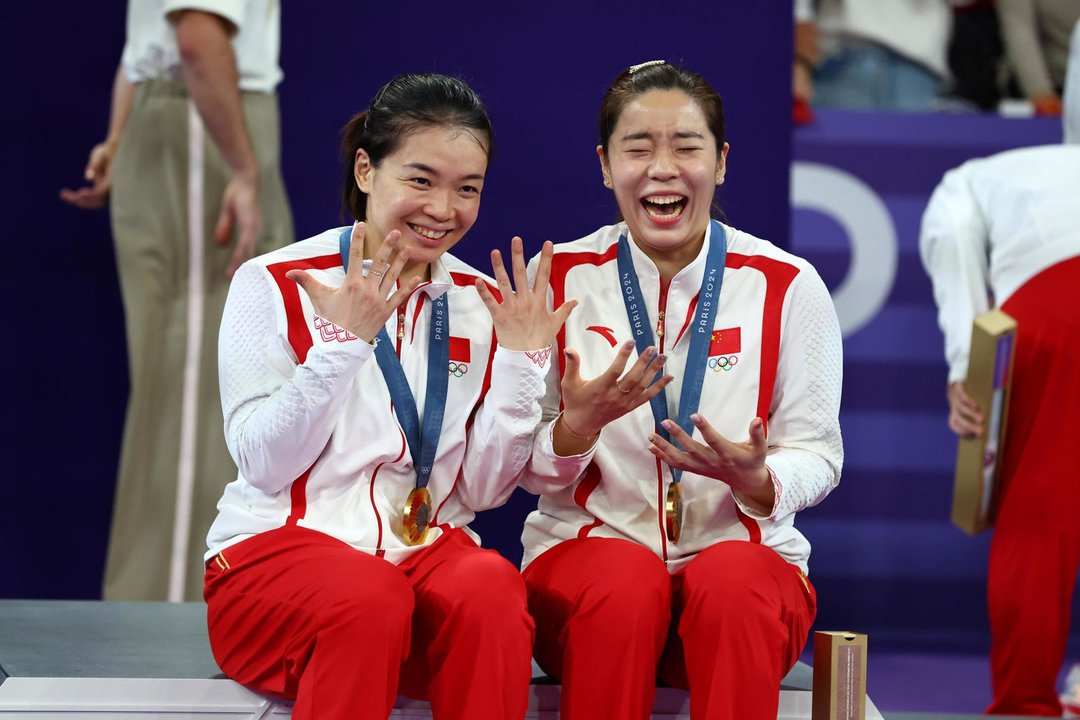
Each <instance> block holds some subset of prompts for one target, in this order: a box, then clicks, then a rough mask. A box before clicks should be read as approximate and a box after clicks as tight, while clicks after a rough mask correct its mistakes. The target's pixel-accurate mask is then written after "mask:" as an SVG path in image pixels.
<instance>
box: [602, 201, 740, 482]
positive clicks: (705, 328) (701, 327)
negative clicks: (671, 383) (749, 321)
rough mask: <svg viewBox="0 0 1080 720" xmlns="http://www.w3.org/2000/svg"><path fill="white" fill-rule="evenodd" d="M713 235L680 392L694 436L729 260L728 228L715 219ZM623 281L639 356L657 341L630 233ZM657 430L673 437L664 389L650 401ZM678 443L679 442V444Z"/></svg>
mask: <svg viewBox="0 0 1080 720" xmlns="http://www.w3.org/2000/svg"><path fill="white" fill-rule="evenodd" d="M711 228H712V231H711V232H710V234H709V252H708V254H707V255H706V256H705V273H704V275H703V276H702V278H701V289H700V290H699V291H698V303H697V308H696V309H695V313H694V319H693V321H692V322H691V324H690V348H689V350H688V351H687V356H686V368H685V369H684V370H683V383H682V392H681V393H680V395H679V427H681V428H682V429H683V430H684V431H685V432H686V434H687V435H690V436H691V437H693V434H694V428H693V423H692V422H691V421H690V416H691V415H693V414H694V413H696V412H697V409H698V405H699V404H700V403H701V389H702V386H703V385H704V383H705V369H706V367H707V366H708V362H709V346H710V345H711V343H712V332H713V322H714V319H715V318H716V306H717V303H718V300H719V298H720V287H721V285H723V282H724V263H725V262H726V261H727V236H726V234H725V233H724V228H723V227H722V226H721V225H720V223H718V222H716V221H715V220H712V221H711ZM618 264H619V283H620V285H621V288H622V298H623V303H624V304H625V305H626V317H627V319H628V320H629V321H630V332H631V333H632V334H633V336H634V343H635V345H637V351H638V355H640V354H641V353H643V352H645V350H646V349H647V348H649V347H650V346H651V345H655V344H656V340H655V338H654V337H653V331H652V324H651V323H650V322H649V314H648V312H647V310H646V307H645V300H644V298H643V297H642V296H641V285H640V284H639V283H638V276H637V272H636V271H635V270H634V260H633V258H632V257H631V255H630V241H629V240H628V239H627V238H626V235H620V236H619V251H618ZM649 405H650V406H651V407H652V414H653V419H654V420H655V421H656V432H657V434H658V435H660V437H662V438H664V439H665V440H667V441H668V442H671V436H670V434H669V433H668V431H667V430H665V429H664V426H663V422H664V421H665V420H667V419H668V405H667V393H666V392H665V391H664V390H661V391H660V392H659V393H657V394H656V396H655V397H653V399H652V400H650V401H649ZM676 444H677V443H676ZM681 478H682V470H678V469H676V468H671V481H672V482H673V483H677V482H679V480H680V479H681Z"/></svg>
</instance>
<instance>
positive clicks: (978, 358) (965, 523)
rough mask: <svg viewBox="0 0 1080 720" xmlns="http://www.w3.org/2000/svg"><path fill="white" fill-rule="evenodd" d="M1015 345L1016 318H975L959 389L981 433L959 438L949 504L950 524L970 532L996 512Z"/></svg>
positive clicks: (994, 313) (986, 525) (993, 312)
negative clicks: (979, 418)
mask: <svg viewBox="0 0 1080 720" xmlns="http://www.w3.org/2000/svg"><path fill="white" fill-rule="evenodd" d="M1015 345H1016V321H1015V320H1013V319H1012V318H1011V317H1009V316H1008V315H1007V314H1005V313H1003V312H1001V311H1000V310H991V311H990V312H987V313H983V314H982V315H980V316H979V317H977V318H975V322H974V323H973V325H972V328H971V352H970V355H969V360H968V374H967V379H966V380H964V387H965V389H966V390H967V392H968V394H969V395H971V397H972V398H974V399H975V401H976V402H977V403H978V404H979V410H980V411H981V412H982V415H983V429H984V432H983V434H982V435H980V436H979V437H974V438H960V442H959V446H958V448H957V452H956V479H955V482H954V484H953V506H952V521H953V524H954V525H956V526H957V527H959V528H960V529H961V530H963V531H964V532H966V533H968V534H970V535H975V534H977V533H981V532H982V531H983V530H986V529H987V528H989V527H990V526H992V525H993V524H994V517H995V515H996V514H997V500H998V497H999V495H1000V490H1001V488H1000V482H999V478H998V474H999V472H1000V470H1001V448H1002V447H1003V446H1004V443H1005V430H1006V424H1007V423H1006V422H1005V420H1006V418H1007V417H1008V411H1009V388H1010V385H1011V383H1012V367H1013V355H1014V354H1015Z"/></svg>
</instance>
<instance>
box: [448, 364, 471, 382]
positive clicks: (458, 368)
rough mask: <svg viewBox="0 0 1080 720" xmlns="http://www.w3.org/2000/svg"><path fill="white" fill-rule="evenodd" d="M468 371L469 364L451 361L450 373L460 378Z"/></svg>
mask: <svg viewBox="0 0 1080 720" xmlns="http://www.w3.org/2000/svg"><path fill="white" fill-rule="evenodd" d="M467 372H469V366H468V365H466V364H465V363H459V362H454V361H453V360H451V361H450V374H451V375H453V376H454V377H456V378H459V377H461V376H462V375H464V374H465V373H467Z"/></svg>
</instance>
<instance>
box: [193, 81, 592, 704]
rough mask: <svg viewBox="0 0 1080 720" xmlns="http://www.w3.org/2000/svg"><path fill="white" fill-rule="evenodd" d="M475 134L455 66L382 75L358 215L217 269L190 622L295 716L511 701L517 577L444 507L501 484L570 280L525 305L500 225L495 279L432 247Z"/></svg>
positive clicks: (518, 261)
mask: <svg viewBox="0 0 1080 720" xmlns="http://www.w3.org/2000/svg"><path fill="white" fill-rule="evenodd" d="M491 141H492V130H491V123H490V120H489V119H488V115H487V111H486V109H485V108H484V106H483V104H481V102H480V100H479V98H477V96H476V95H475V94H474V93H473V91H472V90H471V89H470V88H469V87H468V86H466V85H465V84H464V83H462V82H461V81H460V80H456V79H454V78H449V77H446V76H442V75H434V74H420V75H403V76H399V77H397V78H395V79H394V80H392V81H390V82H389V83H388V84H387V85H386V86H385V87H383V88H382V89H381V90H380V91H379V93H378V94H377V95H376V96H375V98H374V99H373V100H372V102H371V104H370V105H369V106H368V109H367V110H366V111H365V112H362V113H360V114H359V115H357V116H356V117H354V118H353V119H352V121H350V123H349V124H348V126H347V127H346V129H345V133H344V146H343V150H344V162H345V177H346V181H345V187H344V200H345V204H346V206H347V207H348V209H349V211H350V212H351V213H352V215H353V217H354V218H355V219H356V221H357V222H355V223H354V224H353V225H352V226H347V227H343V228H335V229H332V230H328V231H326V232H324V233H321V234H319V235H316V236H315V237H312V238H309V239H307V240H304V241H301V242H298V243H295V244H293V245H290V246H288V247H285V248H282V249H280V250H278V251H275V252H272V253H269V254H267V255H263V256H261V257H257V258H254V259H253V260H250V261H248V262H247V263H245V264H244V265H243V266H242V267H241V268H240V270H239V271H238V272H237V274H236V277H235V278H234V280H233V284H232V287H231V288H230V292H229V298H228V301H227V303H226V307H225V315H224V318H223V321H222V327H221V343H220V346H221V357H220V369H221V392H222V406H223V409H224V414H225V427H226V435H227V441H228V445H229V449H230V451H231V452H232V456H233V458H234V459H235V460H236V463H237V465H238V466H239V470H240V473H239V477H238V478H237V479H236V480H235V481H234V482H232V483H230V484H229V485H228V486H227V487H226V488H225V493H224V495H223V496H222V498H221V501H220V502H219V503H218V511H219V513H218V517H217V519H216V520H215V522H214V524H213V526H212V527H211V529H210V533H209V536H208V545H209V550H208V552H207V553H206V560H207V566H206V567H207V569H206V583H205V597H206V601H207V606H208V607H207V616H208V625H209V631H210V645H211V648H212V650H213V653H214V657H215V659H216V660H217V662H218V664H219V665H220V666H221V669H222V670H223V671H225V673H226V674H227V675H228V676H229V677H231V678H233V679H234V680H236V681H238V682H240V683H242V684H244V685H246V686H247V687H249V688H252V689H253V690H256V691H258V692H261V693H265V694H269V695H273V696H276V697H280V698H285V699H288V700H293V701H295V705H294V707H293V712H292V714H293V717H294V718H295V719H296V720H310V719H311V718H318V720H327V719H335V718H350V719H351V718H356V717H370V718H377V717H384V718H385V717H387V716H388V715H389V714H390V712H391V710H392V708H393V705H394V700H395V697H396V695H397V693H398V691H399V689H400V691H401V692H402V693H403V694H406V695H408V696H410V697H414V698H420V699H430V701H431V706H432V710H433V713H434V716H435V717H436V718H446V719H461V720H463V719H465V718H468V719H469V720H475V719H484V720H503V719H510V718H521V717H522V716H523V715H524V713H525V710H526V707H527V702H528V686H529V682H530V679H531V676H532V674H531V666H530V653H531V648H532V640H533V621H532V619H531V618H530V617H529V614H528V611H527V608H526V601H525V589H524V585H523V583H522V580H521V576H520V574H519V573H518V572H517V570H516V569H515V568H514V567H513V566H512V565H511V564H510V563H508V562H507V561H506V560H504V559H503V558H502V557H501V556H500V555H499V554H498V553H496V552H494V551H491V550H482V549H480V547H479V546H478V545H477V538H476V536H475V535H474V534H472V533H471V531H469V529H468V527H467V525H468V523H469V521H470V520H472V518H473V516H474V515H475V513H476V512H478V511H480V510H483V509H486V508H490V507H495V506H497V505H500V504H502V503H503V502H504V501H505V500H506V498H507V497H508V496H509V495H510V493H511V492H512V491H513V490H514V488H515V487H516V485H517V482H518V478H519V476H520V474H521V472H522V471H523V469H524V465H525V462H526V461H527V459H528V456H529V451H530V448H531V444H532V441H533V434H534V430H535V427H536V425H537V423H538V422H539V421H540V417H541V408H540V405H539V398H540V396H541V395H542V394H543V391H544V376H545V375H546V374H547V371H548V369H549V368H550V364H549V354H550V345H551V343H552V341H553V338H554V335H555V332H556V330H557V329H558V327H559V326H560V325H561V324H562V322H563V320H564V319H565V317H566V315H567V314H568V313H569V312H570V310H571V309H572V308H573V303H567V304H566V305H564V306H563V307H562V308H561V309H560V310H558V311H556V312H554V313H552V312H549V311H548V308H547V302H546V289H547V281H546V280H545V279H544V278H537V281H536V283H535V285H534V286H533V287H529V286H528V280H527V278H526V268H525V259H524V255H523V252H522V246H521V240H520V238H515V239H514V240H513V242H512V247H513V258H512V267H513V271H512V273H513V276H514V283H513V285H511V281H510V278H509V277H508V276H507V272H506V269H505V267H504V265H503V262H502V259H501V257H499V255H498V252H497V251H496V252H494V253H493V258H492V266H493V268H494V271H495V277H496V279H497V280H494V281H493V280H491V279H489V278H487V277H485V276H483V275H481V274H480V273H478V272H477V271H476V270H474V269H472V268H471V267H469V266H468V265H466V264H465V263H463V262H461V261H460V260H457V259H456V258H454V257H453V256H451V255H450V254H449V253H448V250H450V248H451V247H453V246H454V245H455V244H456V243H457V242H458V241H460V240H461V239H462V237H463V236H464V235H465V233H466V232H468V230H469V228H470V227H472V225H473V222H474V221H475V220H476V217H477V213H478V211H479V206H480V194H481V190H482V189H483V186H484V174H485V172H486V170H487V166H488V158H489V154H490V152H491ZM543 254H544V257H545V258H546V259H545V260H543V261H541V266H542V267H541V274H543V273H544V272H545V271H546V268H547V267H548V265H549V264H550V256H551V245H550V243H548V244H547V245H546V247H545V250H544V253H543ZM492 283H497V284H498V288H497V289H496V288H494V287H493V285H492ZM514 287H516V288H517V291H516V292H515V290H514Z"/></svg>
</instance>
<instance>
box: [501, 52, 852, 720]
mask: <svg viewBox="0 0 1080 720" xmlns="http://www.w3.org/2000/svg"><path fill="white" fill-rule="evenodd" d="M597 151H598V153H599V156H600V164H601V170H602V174H603V181H604V184H605V185H606V186H607V187H609V188H611V189H612V190H613V191H614V194H615V200H616V202H617V203H618V206H619V211H620V213H621V215H622V218H623V221H622V222H619V223H617V224H615V225H611V226H607V227H603V228H600V229H599V230H597V231H596V232H594V233H592V234H590V235H588V236H586V237H584V238H581V239H580V240H575V241H573V242H568V243H563V244H559V245H557V246H556V248H555V255H554V258H553V260H552V263H551V270H550V285H551V301H552V303H553V306H555V307H558V306H559V305H560V304H561V303H562V302H564V300H565V299H570V298H573V299H576V300H578V301H579V303H580V304H579V306H578V308H577V309H576V310H575V311H574V314H573V315H572V316H571V317H570V318H569V319H568V320H567V322H566V324H565V326H564V327H563V329H562V330H561V331H560V332H559V333H558V336H557V341H556V346H557V348H558V349H559V350H560V354H559V355H558V357H559V361H560V368H559V369H560V377H561V379H560V378H556V377H555V374H554V373H552V375H551V376H549V378H548V383H549V391H548V393H547V394H546V396H545V398H544V401H543V404H544V408H545V418H546V420H547V422H546V423H545V424H544V425H542V426H541V427H540V428H539V430H538V433H537V439H536V443H535V445H534V448H533V454H532V457H531V460H530V463H529V465H528V467H527V469H526V472H525V475H524V476H523V478H522V484H523V486H524V487H525V488H526V489H528V490H530V491H531V492H534V493H537V494H539V495H540V499H539V506H538V509H537V511H536V512H534V513H532V514H531V515H530V516H529V517H528V519H527V521H526V525H525V529H524V533H523V535H522V541H523V544H524V546H525V558H524V563H523V564H524V571H523V574H524V577H525V584H526V588H527V590H528V598H529V610H530V612H531V613H532V614H533V617H534V619H535V621H536V630H537V636H536V647H535V657H536V659H537V661H538V662H539V664H540V666H541V667H542V668H543V669H544V670H545V671H546V672H547V673H549V674H550V675H552V676H554V677H555V678H557V679H559V680H560V681H561V682H562V686H563V692H562V717H563V718H565V719H566V720H584V719H586V718H620V719H624V718H625V719H629V718H642V719H644V718H648V717H649V714H650V710H651V708H652V703H653V698H654V695H655V691H656V683H657V680H658V679H659V681H660V682H662V683H664V684H666V685H670V686H676V687H682V688H688V689H689V691H690V714H691V716H692V717H694V718H729V719H731V720H766V719H769V720H772V719H773V718H775V717H776V713H777V708H778V701H779V695H780V682H781V680H782V678H783V677H784V675H785V674H786V673H787V671H788V670H789V669H790V668H791V667H792V666H793V665H794V663H795V661H796V659H797V658H798V656H799V653H800V652H801V651H802V648H803V646H804V644H805V641H806V636H807V633H808V631H809V628H810V626H811V623H812V621H813V618H814V615H815V611H816V598H815V594H814V590H813V587H812V586H811V585H810V582H809V580H808V579H807V576H806V573H807V559H808V557H809V555H810V545H809V543H808V542H807V540H806V538H804V537H803V535H802V534H801V533H800V532H799V531H798V530H796V529H795V526H794V522H793V518H794V515H795V513H796V512H797V511H799V510H801V509H803V508H805V507H807V506H809V505H813V504H816V503H817V502H819V501H821V500H822V499H823V498H824V497H825V496H826V495H827V494H828V493H829V492H830V491H831V490H832V489H833V487H835V486H836V484H837V482H838V481H839V478H840V470H841V464H842V461H843V448H842V443H841V438H840V427H839V422H838V412H839V405H840V387H841V345H840V328H839V323H838V322H837V319H836V313H835V310H834V309H833V306H832V302H831V300H830V298H829V293H828V291H827V290H826V288H825V285H824V283H822V281H821V279H820V277H819V276H818V274H817V273H816V272H815V271H814V269H813V267H811V266H810V264H809V263H807V262H806V261H805V260H802V259H801V258H797V257H795V256H793V255H791V254H790V253H787V252H784V251H783V250H780V249H779V248H777V247H775V246H773V245H772V244H770V243H768V242H766V241H764V240H760V239H758V238H756V237H753V236H752V235H749V234H748V233H745V232H742V231H739V230H737V229H735V228H733V227H730V226H728V225H725V224H723V223H720V222H717V221H715V220H712V219H711V218H710V209H711V206H712V204H713V197H714V194H715V191H716V187H717V186H718V185H720V184H721V183H722V182H723V181H724V178H725V174H726V171H727V154H728V144H727V143H726V142H725V134H724V118H723V107H722V103H721V100H720V98H719V96H718V95H717V94H716V92H715V91H714V90H713V89H712V88H711V87H710V86H709V84H708V83H707V82H706V81H705V80H704V79H703V78H702V77H701V76H700V75H697V74H695V73H691V72H688V71H686V70H683V69H680V68H678V67H675V66H672V65H669V64H667V63H664V62H662V61H653V62H650V63H644V64H642V65H638V66H634V67H632V68H629V69H628V70H626V71H624V72H623V73H621V74H620V75H619V76H618V77H617V78H616V79H615V81H614V83H613V84H612V86H611V87H610V88H609V89H608V91H607V93H606V95H605V97H604V101H603V104H602V106H601V109H600V146H599V147H598V148H597ZM534 269H535V270H536V271H537V272H539V273H542V275H543V279H545V280H546V279H547V278H548V275H547V272H546V270H545V268H544V259H543V257H541V258H538V259H537V260H536V262H535V266H534ZM635 350H636V352H637V355H638V357H637V360H635V361H633V362H632V363H630V364H629V367H627V365H628V363H629V361H630V358H631V356H632V355H633V354H634V353H635ZM584 378H591V379H590V380H585V379H584ZM560 411H561V412H560Z"/></svg>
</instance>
